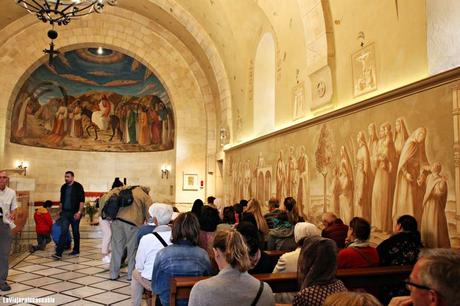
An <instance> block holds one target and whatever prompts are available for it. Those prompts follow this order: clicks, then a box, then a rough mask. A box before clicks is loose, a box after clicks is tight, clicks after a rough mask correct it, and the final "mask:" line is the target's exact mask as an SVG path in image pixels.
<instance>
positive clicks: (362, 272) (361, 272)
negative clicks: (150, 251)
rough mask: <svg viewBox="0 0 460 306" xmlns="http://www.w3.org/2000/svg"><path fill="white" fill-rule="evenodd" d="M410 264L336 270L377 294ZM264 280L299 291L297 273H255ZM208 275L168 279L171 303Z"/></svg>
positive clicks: (185, 296)
mask: <svg viewBox="0 0 460 306" xmlns="http://www.w3.org/2000/svg"><path fill="white" fill-rule="evenodd" d="M411 271H412V266H393V267H372V268H359V269H340V270H337V278H338V279H340V280H342V281H343V282H344V284H345V286H346V287H347V288H348V289H349V290H353V289H358V288H362V289H364V290H366V291H367V292H369V293H371V294H373V295H375V296H376V297H377V298H381V297H383V296H384V294H385V292H383V290H384V289H385V287H386V286H394V285H400V284H402V282H403V281H404V280H405V279H407V278H408V277H409V274H410V273H411ZM254 277H256V278H257V279H259V280H261V281H263V282H266V283H267V284H269V285H270V287H271V288H272V291H273V292H274V293H277V292H295V291H299V285H298V282H297V273H295V272H290V273H267V274H256V275H254ZM206 278H208V277H207V276H198V277H175V278H173V279H172V280H171V293H170V294H171V296H170V304H171V305H176V301H177V300H179V299H188V298H189V296H190V291H191V290H192V287H193V285H195V283H197V282H198V281H200V280H203V279H206Z"/></svg>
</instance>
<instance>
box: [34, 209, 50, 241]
mask: <svg viewBox="0 0 460 306" xmlns="http://www.w3.org/2000/svg"><path fill="white" fill-rule="evenodd" d="M34 220H35V231H36V232H37V234H40V235H49V234H50V233H51V227H52V226H53V220H52V219H51V215H50V213H49V212H48V210H47V209H46V208H43V207H40V208H37V209H36V210H35V214H34Z"/></svg>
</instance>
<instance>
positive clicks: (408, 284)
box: [404, 279, 431, 291]
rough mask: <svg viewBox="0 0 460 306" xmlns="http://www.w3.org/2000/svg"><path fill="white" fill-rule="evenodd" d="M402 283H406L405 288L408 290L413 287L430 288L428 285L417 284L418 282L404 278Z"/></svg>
mask: <svg viewBox="0 0 460 306" xmlns="http://www.w3.org/2000/svg"><path fill="white" fill-rule="evenodd" d="M404 284H406V288H407V290H409V291H410V290H412V288H413V287H415V288H418V289H423V290H431V288H430V287H428V286H425V285H419V284H416V283H413V282H411V281H410V279H406V280H405V281H404Z"/></svg>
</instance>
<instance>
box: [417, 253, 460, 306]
mask: <svg viewBox="0 0 460 306" xmlns="http://www.w3.org/2000/svg"><path fill="white" fill-rule="evenodd" d="M419 258H420V259H422V260H423V263H422V265H421V267H420V270H419V276H420V279H421V281H422V282H423V284H424V285H426V286H428V287H430V288H432V289H433V290H435V291H436V292H437V293H438V294H439V295H440V296H441V299H442V300H443V302H444V303H445V304H446V305H450V306H459V305H460V282H459V279H460V252H459V251H458V250H453V249H423V250H422V251H421V253H420V256H419Z"/></svg>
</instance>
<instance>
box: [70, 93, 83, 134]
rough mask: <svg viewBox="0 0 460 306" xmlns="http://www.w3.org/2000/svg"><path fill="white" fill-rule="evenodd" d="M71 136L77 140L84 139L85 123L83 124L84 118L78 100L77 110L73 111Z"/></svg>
mask: <svg viewBox="0 0 460 306" xmlns="http://www.w3.org/2000/svg"><path fill="white" fill-rule="evenodd" d="M70 136H72V137H76V138H81V137H83V122H82V117H81V107H80V105H79V104H78V100H77V101H76V102H75V108H74V109H73V111H72V122H71V126H70Z"/></svg>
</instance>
